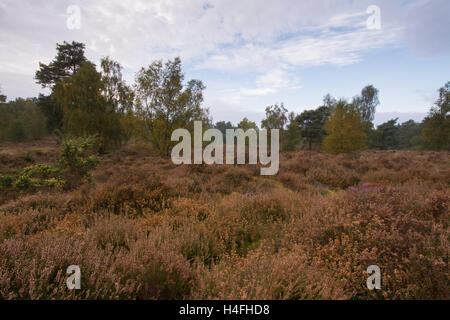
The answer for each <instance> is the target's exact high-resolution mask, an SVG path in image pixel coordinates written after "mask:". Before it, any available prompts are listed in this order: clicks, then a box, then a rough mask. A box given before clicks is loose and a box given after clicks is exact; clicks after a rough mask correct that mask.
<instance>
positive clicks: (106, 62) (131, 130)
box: [101, 57, 137, 139]
mask: <svg viewBox="0 0 450 320" xmlns="http://www.w3.org/2000/svg"><path fill="white" fill-rule="evenodd" d="M101 68H102V71H101V79H102V83H103V93H102V94H103V96H104V97H105V100H106V103H107V105H108V106H109V108H110V109H111V110H113V111H114V112H115V113H116V114H117V115H118V116H119V121H120V127H121V130H122V133H123V137H124V138H126V139H130V138H131V137H132V136H134V135H136V127H137V122H136V117H135V115H134V108H133V103H134V91H133V89H132V88H131V87H129V86H128V85H127V84H126V83H125V81H124V80H123V77H122V66H121V65H120V64H119V63H118V62H116V61H114V60H111V59H110V58H109V57H106V58H103V59H102V60H101Z"/></svg>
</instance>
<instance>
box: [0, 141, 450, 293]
mask: <svg viewBox="0 0 450 320" xmlns="http://www.w3.org/2000/svg"><path fill="white" fill-rule="evenodd" d="M79 142H80V141H79ZM77 143H78V142H77ZM23 144H26V147H23V146H22V145H21V146H20V147H17V146H16V145H7V148H1V147H2V146H3V145H0V188H1V189H0V299H200V298H202V299H203V298H208V299H449V298H450V297H449V292H450V288H449V283H450V281H449V280H450V279H449V273H448V262H449V261H448V258H449V256H448V248H449V243H448V241H449V239H450V234H449V221H450V220H449V210H448V207H449V200H450V194H449V188H448V182H449V181H450V180H449V179H450V170H449V168H448V165H447V163H448V162H449V161H448V160H449V155H450V154H449V153H445V152H441V153H438V152H425V151H423V152H406V151H376V152H375V151H363V152H359V153H354V154H341V155H330V154H324V153H320V152H306V151H299V152H291V153H288V154H285V153H282V154H281V155H280V157H281V161H280V171H279V174H278V175H277V176H271V177H269V176H268V177H261V176H260V175H259V166H258V165H256V166H255V165H239V166H231V165H223V166H222V165H213V166H188V165H181V166H174V165H172V164H171V163H170V159H167V158H160V157H157V156H154V153H152V152H150V151H149V150H140V149H138V148H137V147H136V146H134V145H131V146H125V147H124V148H122V149H119V150H117V151H114V153H112V154H109V155H108V154H105V155H103V156H102V162H101V163H99V164H98V165H94V162H95V161H94V162H89V161H88V159H89V157H91V156H93V155H94V154H95V152H94V150H93V149H90V148H91V147H88V148H86V149H84V147H82V148H81V149H77V148H75V149H73V148H72V147H70V148H69V149H70V150H69V151H70V152H68V153H67V156H68V157H69V158H73V159H78V160H73V161H72V160H70V161H69V162H70V163H69V164H68V165H67V166H66V165H63V164H61V162H60V163H56V162H53V161H54V158H55V157H57V154H58V148H59V147H58V146H56V144H55V143H54V141H50V140H49V141H46V142H45V143H44V142H36V144H37V145H36V146H33V145H31V142H24V143H23ZM40 144H42V145H40ZM14 148H16V149H20V150H16V149H14ZM92 148H94V145H92ZM23 149H27V150H28V149H29V150H33V162H35V163H36V164H37V165H36V164H35V165H33V166H30V162H27V160H25V159H24V154H23V151H22V150H23ZM5 150H6V151H5ZM39 163H42V164H39ZM91 164H92V166H91ZM72 167H73V168H78V169H74V170H73V173H74V174H75V172H77V174H76V176H77V177H78V178H76V179H75V178H74V179H73V180H72V179H71V177H69V176H65V175H63V172H64V174H66V173H68V172H67V170H69V169H68V168H72ZM87 168H88V170H87V171H84V170H85V169H87ZM22 175H23V177H24V178H23V181H22V182H21V183H23V184H24V185H25V184H27V183H28V184H29V187H28V189H23V190H22V189H19V188H17V187H15V186H14V183H15V182H16V181H17V178H18V177H19V176H22ZM89 176H90V177H91V178H90V179H93V180H94V181H95V182H96V183H95V184H93V183H89V180H90V179H89ZM25 177H28V178H27V179H28V181H27V179H26V178H25ZM57 177H61V179H63V180H65V179H66V177H68V180H70V181H71V182H72V183H71V184H70V186H69V185H67V186H66V188H62V189H61V188H55V187H54V186H53V187H51V186H48V185H46V184H45V181H47V180H49V179H52V178H57ZM371 264H376V265H378V266H380V268H381V277H382V278H381V280H382V289H381V290H374V291H369V290H368V289H367V287H366V280H367V278H368V275H367V273H366V270H367V267H368V266H369V265H371ZM69 265H79V266H80V268H81V277H82V278H81V286H82V287H81V290H73V291H71V290H68V289H67V287H66V283H65V282H66V279H67V276H68V275H67V274H66V268H67V267H68V266H69Z"/></svg>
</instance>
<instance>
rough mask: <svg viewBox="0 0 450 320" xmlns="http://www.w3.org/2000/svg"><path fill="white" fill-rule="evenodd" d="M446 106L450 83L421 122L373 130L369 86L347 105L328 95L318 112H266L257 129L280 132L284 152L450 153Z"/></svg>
mask: <svg viewBox="0 0 450 320" xmlns="http://www.w3.org/2000/svg"><path fill="white" fill-rule="evenodd" d="M449 101H450V82H448V83H447V84H446V85H445V86H444V87H442V88H441V89H439V98H438V100H437V101H436V103H435V106H434V107H432V108H431V110H430V112H429V114H428V116H427V117H426V118H425V119H424V120H423V122H421V123H417V122H415V121H413V120H409V121H406V122H404V123H402V124H399V123H398V118H396V119H392V120H389V121H387V122H385V123H383V124H380V125H378V126H377V127H376V128H375V126H374V124H373V120H374V116H375V112H376V107H377V106H378V104H379V100H378V89H376V88H375V87H373V86H372V85H368V86H366V87H365V88H363V89H362V91H361V94H360V95H357V96H355V97H353V98H352V100H351V101H348V100H345V99H339V100H337V99H335V98H333V97H332V96H330V95H329V94H327V95H326V96H325V97H324V99H323V104H322V105H321V106H319V107H317V108H316V109H312V110H306V111H303V112H302V113H300V114H298V115H296V114H294V113H293V112H291V113H289V112H288V110H287V109H286V108H285V107H284V105H283V104H281V105H272V106H269V107H267V108H266V117H265V119H264V120H263V121H262V122H261V127H262V128H264V129H269V130H270V129H279V130H280V132H281V135H280V136H281V146H282V149H283V150H285V151H293V150H296V149H299V148H302V149H309V150H312V149H316V150H324V151H326V152H330V153H345V152H352V151H356V150H360V149H364V148H368V149H375V150H394V149H395V150H398V149H403V150H421V149H434V150H450V117H449V114H448V112H449ZM249 123H250V125H249ZM215 128H217V129H219V130H221V131H222V132H223V133H225V130H226V129H232V128H235V126H233V124H232V123H230V122H224V121H220V122H217V123H216V124H215ZM236 128H242V129H245V128H256V129H257V126H256V124H255V123H254V122H249V121H248V120H247V118H244V119H243V120H242V121H241V122H240V123H239V124H238V125H237V126H236Z"/></svg>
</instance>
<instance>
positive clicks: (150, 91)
mask: <svg viewBox="0 0 450 320" xmlns="http://www.w3.org/2000/svg"><path fill="white" fill-rule="evenodd" d="M183 80H184V74H183V72H182V70H181V60H180V58H175V59H174V60H173V61H170V60H169V61H167V62H166V63H165V64H163V63H162V61H155V62H153V63H152V64H151V65H149V66H148V67H147V68H142V69H141V70H140V71H139V72H138V73H137V75H136V82H135V94H136V111H137V112H136V114H137V116H138V118H139V119H140V120H141V124H142V126H141V130H140V136H141V137H143V138H144V139H145V140H147V141H149V142H151V143H152V144H153V146H154V147H155V148H156V149H157V150H158V151H159V153H160V154H162V155H169V154H170V149H171V146H172V145H173V144H174V143H173V142H172V141H171V140H170V138H171V134H172V132H173V130H175V129H177V128H187V129H191V130H192V129H193V122H194V121H195V120H201V121H203V122H205V123H207V124H208V125H209V122H210V121H209V118H208V111H207V110H205V109H203V108H202V106H201V104H202V102H203V90H204V89H205V86H204V85H203V83H202V82H201V81H200V80H190V81H188V82H187V84H184V83H183Z"/></svg>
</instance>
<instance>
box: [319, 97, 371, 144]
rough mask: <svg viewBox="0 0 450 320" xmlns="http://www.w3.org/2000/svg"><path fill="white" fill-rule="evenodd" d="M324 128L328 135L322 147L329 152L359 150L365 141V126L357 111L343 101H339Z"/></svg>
mask: <svg viewBox="0 0 450 320" xmlns="http://www.w3.org/2000/svg"><path fill="white" fill-rule="evenodd" d="M325 130H326V131H327V133H328V136H327V137H325V139H324V141H323V147H324V149H325V151H326V152H329V153H347V152H352V151H356V150H360V149H362V148H363V147H364V143H365V138H366V134H365V126H364V124H363V122H362V121H361V115H360V113H359V111H358V110H357V109H356V108H355V107H353V106H352V105H349V104H347V103H346V102H345V101H342V100H341V101H339V102H338V104H337V105H336V107H335V108H334V111H333V113H332V114H331V115H330V118H329V119H328V121H327V123H326V124H325Z"/></svg>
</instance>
